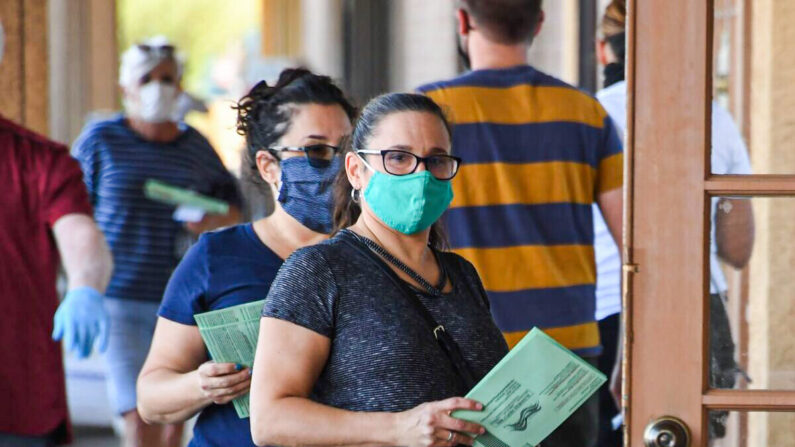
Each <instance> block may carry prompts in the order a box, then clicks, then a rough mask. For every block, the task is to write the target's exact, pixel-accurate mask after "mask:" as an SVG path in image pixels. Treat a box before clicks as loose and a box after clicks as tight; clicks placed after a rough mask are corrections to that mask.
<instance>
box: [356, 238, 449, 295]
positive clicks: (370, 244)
mask: <svg viewBox="0 0 795 447" xmlns="http://www.w3.org/2000/svg"><path fill="white" fill-rule="evenodd" d="M346 231H349V232H350V233H351V234H353V236H354V237H355V238H356V239H358V240H359V241H361V242H362V243H363V244H364V245H366V246H367V248H369V249H370V250H372V251H374V252H375V253H377V254H378V255H379V256H381V257H382V258H384V259H386V260H387V261H389V262H390V263H391V264H392V265H394V266H395V267H397V268H399V269H400V270H401V271H402V272H403V273H405V274H407V275H409V277H410V278H411V279H413V280H414V281H415V282H416V283H417V284H419V285H421V286H422V288H423V289H425V290H426V291H427V292H428V293H429V294H431V295H434V296H439V295H441V294H442V290H443V289H444V285H445V283H446V282H447V272H445V270H444V266H443V265H442V264H441V262H440V263H439V269H440V270H441V273H442V274H441V277H440V278H439V285H438V286H433V285H431V283H429V282H428V281H426V280H425V278H423V277H422V276H420V274H419V273H417V272H415V271H414V270H412V269H411V267H409V266H407V265H406V264H404V263H403V261H401V260H400V259H398V258H396V257H395V256H394V255H392V253H390V252H388V251H387V250H386V249H385V248H384V247H382V246H380V245H378V243H376V242H375V241H373V240H372V239H368V238H366V237H364V236H362V235H360V234H358V233H356V232H354V231H350V230H346Z"/></svg>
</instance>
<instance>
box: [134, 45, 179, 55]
mask: <svg viewBox="0 0 795 447" xmlns="http://www.w3.org/2000/svg"><path fill="white" fill-rule="evenodd" d="M136 47H137V48H138V49H139V50H141V51H143V52H144V53H148V54H157V55H160V56H162V57H173V56H174V52H175V51H176V48H175V47H174V45H147V44H143V43H139V44H138V45H136Z"/></svg>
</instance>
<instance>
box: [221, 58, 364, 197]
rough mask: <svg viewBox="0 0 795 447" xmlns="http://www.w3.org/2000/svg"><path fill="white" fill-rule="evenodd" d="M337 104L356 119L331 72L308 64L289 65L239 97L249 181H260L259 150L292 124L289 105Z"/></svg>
mask: <svg viewBox="0 0 795 447" xmlns="http://www.w3.org/2000/svg"><path fill="white" fill-rule="evenodd" d="M294 104H295V105H297V104H326V105H331V104H337V105H339V106H340V107H342V109H343V110H344V111H345V114H346V115H348V118H350V119H351V121H353V119H354V118H355V117H356V108H355V107H354V106H353V104H351V103H350V102H349V101H348V99H347V98H346V97H345V94H344V93H343V92H342V90H340V88H339V87H337V86H336V85H335V84H334V81H332V80H331V78H330V77H328V76H322V75H316V74H314V73H312V72H311V71H309V70H307V69H306V68H288V69H285V70H283V71H282V72H281V74H279V80H278V81H277V82H276V84H275V85H272V86H270V85H268V83H267V82H265V81H260V82H259V83H257V85H255V86H254V88H252V89H251V91H249V92H248V94H247V95H246V96H244V97H242V98H241V99H240V101H238V103H237V105H235V106H233V109H235V110H237V133H238V134H240V135H243V136H244V137H246V154H245V156H246V158H245V164H246V166H247V167H248V178H249V180H250V181H252V182H254V183H256V184H261V183H262V178H261V177H260V175H259V171H258V170H257V162H256V160H257V152H259V151H261V150H265V149H267V148H268V147H270V146H273V145H274V144H275V143H276V142H277V141H279V139H280V138H281V137H282V136H283V135H284V134H285V133H286V132H287V130H288V129H289V128H290V119H291V117H292V111H291V109H290V107H289V106H290V105H294Z"/></svg>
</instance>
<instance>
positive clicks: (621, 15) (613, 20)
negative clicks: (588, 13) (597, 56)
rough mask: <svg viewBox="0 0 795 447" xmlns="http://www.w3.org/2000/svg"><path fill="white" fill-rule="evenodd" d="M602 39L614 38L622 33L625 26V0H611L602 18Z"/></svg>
mask: <svg viewBox="0 0 795 447" xmlns="http://www.w3.org/2000/svg"><path fill="white" fill-rule="evenodd" d="M601 25H602V26H601V28H602V37H603V38H605V39H607V38H608V37H611V36H615V35H617V34H620V33H623V32H624V30H625V28H626V26H627V2H626V0H612V1H611V2H610V4H609V5H607V8H605V13H604V15H603V16H602V24H601Z"/></svg>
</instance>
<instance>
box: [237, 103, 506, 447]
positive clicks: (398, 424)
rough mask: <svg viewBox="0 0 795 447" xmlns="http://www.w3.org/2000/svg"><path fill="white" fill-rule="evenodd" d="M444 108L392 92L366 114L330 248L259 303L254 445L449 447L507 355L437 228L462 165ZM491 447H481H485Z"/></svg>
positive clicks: (340, 191)
mask: <svg viewBox="0 0 795 447" xmlns="http://www.w3.org/2000/svg"><path fill="white" fill-rule="evenodd" d="M450 141H451V138H450V128H449V126H448V124H447V121H446V119H445V117H444V114H443V113H442V111H441V109H440V108H439V106H438V105H436V104H435V103H434V102H433V101H432V100H431V99H429V98H428V97H425V96H422V95H414V94H406V93H395V94H388V95H384V96H380V97H378V98H375V99H373V100H372V101H371V102H370V103H369V104H368V105H367V106H366V107H365V108H364V110H363V111H362V113H361V116H360V117H359V119H358V121H357V124H356V126H355V128H354V131H353V134H352V137H351V139H350V144H347V145H346V151H347V152H346V154H345V170H344V171H343V172H341V173H340V175H339V177H338V178H337V184H336V188H335V196H336V200H335V206H336V209H335V214H334V216H335V228H336V229H337V231H338V234H337V235H336V236H334V237H333V238H332V239H330V240H329V241H326V242H323V243H321V244H318V245H315V246H312V247H308V248H305V249H302V250H299V251H297V252H296V253H295V254H293V255H292V256H291V257H290V258H289V259H288V260H287V262H286V263H285V265H284V267H282V269H281V270H280V271H279V274H278V275H277V277H276V279H275V280H274V283H273V286H272V288H271V290H270V293H269V294H268V298H267V299H266V300H265V306H264V309H263V312H262V315H263V317H264V318H262V320H261V322H260V336H259V337H260V338H259V343H258V345H257V355H256V360H255V363H256V368H255V371H254V375H253V379H252V385H251V429H252V435H253V438H254V441H255V442H256V443H257V444H258V445H265V444H269V445H383V446H387V445H389V446H452V445H457V444H467V445H469V444H472V442H473V437H472V436H473V434H478V435H483V436H487V435H485V434H484V432H483V431H482V428H481V427H480V426H479V425H477V424H473V423H469V422H466V421H463V420H461V419H456V418H454V417H451V416H450V412H451V411H454V410H457V409H468V410H479V409H482V406H481V405H480V404H479V403H477V402H474V401H472V400H468V399H464V398H462V397H457V396H463V395H465V394H466V393H467V392H468V391H469V390H470V389H471V387H472V386H473V385H474V384H475V383H476V382H477V381H478V380H480V379H481V378H482V377H483V376H484V375H485V374H486V373H487V372H488V371H489V370H490V369H491V368H492V367H493V366H494V365H495V364H496V363H497V362H498V361H499V360H500V359H501V358H502V356H503V355H505V354H506V353H507V351H508V349H507V346H506V343H505V340H504V339H503V337H502V334H500V331H499V330H498V329H497V327H496V326H495V324H494V322H493V320H492V318H491V314H490V312H489V304H488V300H487V297H486V294H485V292H484V291H483V286H482V284H481V282H480V279H479V278H478V275H477V272H475V269H474V267H472V265H471V264H469V263H468V262H467V261H465V260H464V259H463V258H461V257H460V256H457V255H455V254H452V253H448V252H444V251H442V249H443V246H444V242H443V241H444V237H443V234H442V232H441V230H440V228H439V225H438V224H437V220H438V219H439V218H440V216H441V215H442V213H444V211H445V210H446V209H447V207H448V205H449V204H450V201H451V200H452V190H451V187H450V180H451V179H452V178H453V177H454V176H455V175H456V173H457V171H458V167H459V160H458V159H457V158H455V157H452V156H451V155H450V149H451V148H450V145H451V143H450ZM484 443H486V441H485V440H484Z"/></svg>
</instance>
